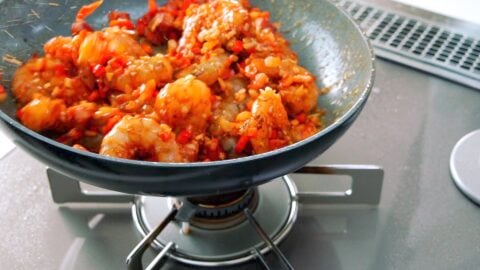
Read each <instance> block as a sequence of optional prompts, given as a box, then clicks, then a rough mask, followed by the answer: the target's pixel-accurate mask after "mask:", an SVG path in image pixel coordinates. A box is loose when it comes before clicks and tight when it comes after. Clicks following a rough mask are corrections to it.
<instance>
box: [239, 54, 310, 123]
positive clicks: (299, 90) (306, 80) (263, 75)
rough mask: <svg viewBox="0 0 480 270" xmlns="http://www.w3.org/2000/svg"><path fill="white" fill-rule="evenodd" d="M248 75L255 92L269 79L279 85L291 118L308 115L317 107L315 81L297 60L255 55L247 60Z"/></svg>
mask: <svg viewBox="0 0 480 270" xmlns="http://www.w3.org/2000/svg"><path fill="white" fill-rule="evenodd" d="M245 74H246V75H247V77H249V78H250V79H251V84H250V85H249V86H250V88H252V89H260V88H263V87H264V86H265V85H268V84H269V80H273V82H276V83H278V89H277V90H278V92H279V93H280V95H281V96H282V101H283V102H284V104H285V107H286V109H287V111H288V113H289V114H291V115H296V114H300V113H309V112H311V111H312V109H314V108H315V107H316V105H317V98H318V95H319V91H318V88H317V86H316V85H315V78H314V77H313V75H312V74H311V73H310V72H308V70H306V69H305V68H303V67H301V66H300V65H299V64H298V63H297V61H296V60H294V59H290V58H285V59H281V58H279V57H276V56H275V57H274V56H267V57H266V58H258V56H254V57H253V56H252V57H250V58H249V59H247V60H246V67H245Z"/></svg>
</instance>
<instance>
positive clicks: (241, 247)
mask: <svg viewBox="0 0 480 270" xmlns="http://www.w3.org/2000/svg"><path fill="white" fill-rule="evenodd" d="M296 192H297V190H296V187H295V185H294V183H293V181H292V180H291V179H289V178H288V176H285V177H283V179H277V180H274V181H270V182H268V183H267V184H264V185H261V186H259V187H257V188H255V189H248V190H243V191H238V192H233V193H228V194H224V195H220V196H206V197H193V198H192V197H188V198H187V197H185V198H165V197H143V196H142V197H139V198H137V200H136V201H135V204H134V206H133V208H132V212H133V217H134V222H135V225H136V226H137V229H138V230H139V231H140V233H141V234H142V236H143V237H145V238H144V239H146V238H148V237H146V236H147V235H149V234H151V233H152V230H154V228H155V227H156V226H157V224H161V223H164V221H165V220H166V219H165V217H166V216H167V219H168V216H171V220H169V223H168V225H165V226H164V227H162V231H161V234H159V235H158V237H156V239H154V240H153V239H152V240H153V243H152V246H153V247H154V248H156V249H159V250H162V251H165V254H166V255H167V256H169V257H170V258H172V259H174V260H177V261H179V262H182V263H186V264H189V265H194V266H207V267H212V266H227V265H236V264H240V263H243V262H246V261H249V260H252V259H254V258H256V257H259V256H261V255H260V254H265V253H267V252H269V251H270V250H272V245H276V244H278V243H280V241H282V240H283V238H284V237H285V236H286V235H287V234H288V232H289V231H290V230H291V228H292V226H293V223H294V222H295V220H296V217H297V214H298V202H297V201H296ZM178 201H181V202H182V203H183V204H182V206H181V208H180V209H179V210H178V211H175V208H174V206H175V205H178V204H177V203H176V202H178ZM172 208H173V209H172ZM246 209H248V210H246ZM172 211H174V212H178V213H175V214H174V215H173V216H172V215H170V214H169V213H171V212H172ZM181 212H184V213H187V214H183V213H181ZM247 216H248V217H249V218H248V220H247ZM186 217H190V218H186ZM251 219H255V220H256V222H257V224H253V225H252V224H251V221H250V220H251ZM187 221H188V222H189V224H191V225H192V226H191V228H190V232H189V233H188V234H185V233H182V227H183V223H185V222H187ZM258 225H261V226H262V228H263V229H262V230H263V231H264V232H263V234H264V236H267V238H269V239H271V243H269V244H266V242H265V241H264V240H263V239H262V237H259V234H258V232H257V231H256V230H257V228H256V227H255V226H258ZM171 243H175V244H174V245H173V247H172V244H171ZM170 248H171V249H170Z"/></svg>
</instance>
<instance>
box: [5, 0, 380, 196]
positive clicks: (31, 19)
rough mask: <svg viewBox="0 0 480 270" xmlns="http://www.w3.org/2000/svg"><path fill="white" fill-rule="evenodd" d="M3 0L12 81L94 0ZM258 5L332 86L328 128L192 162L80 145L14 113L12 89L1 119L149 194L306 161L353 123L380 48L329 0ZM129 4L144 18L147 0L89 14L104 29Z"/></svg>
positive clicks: (95, 174)
mask: <svg viewBox="0 0 480 270" xmlns="http://www.w3.org/2000/svg"><path fill="white" fill-rule="evenodd" d="M51 2H52V3H45V1H44V2H42V3H40V2H37V1H26V0H22V1H13V0H0V18H1V21H0V54H1V55H2V59H3V62H2V63H1V66H2V69H3V71H4V81H3V84H4V86H5V87H6V88H7V92H8V91H9V90H8V88H9V87H10V85H9V84H10V80H11V76H12V74H13V72H14V70H15V69H16V68H17V66H16V65H14V64H11V63H10V62H11V61H6V60H5V59H6V57H7V58H8V55H12V56H15V57H16V58H18V59H19V60H21V61H24V60H26V59H28V58H29V57H30V56H31V54H32V53H35V52H41V50H42V46H43V43H44V42H45V41H47V40H48V39H50V38H51V37H53V36H55V35H69V34H70V25H71V23H72V22H73V20H74V17H75V14H76V12H77V10H78V8H79V7H80V6H81V5H84V4H86V3H89V1H78V0H70V1H68V0H67V1H64V0H62V1H58V2H55V1H51ZM251 3H252V5H254V6H257V7H259V8H261V9H264V10H268V11H269V12H270V14H271V19H272V21H276V22H280V23H281V30H282V32H283V33H284V35H285V36H286V37H287V38H288V40H289V41H290V42H291V45H292V46H293V48H294V50H295V51H296V52H297V53H298V55H299V59H300V62H301V64H302V65H303V66H305V67H307V68H308V69H309V70H310V71H311V72H312V73H313V74H314V75H315V76H316V77H317V78H318V80H317V83H318V85H319V87H328V88H329V89H330V91H329V93H328V94H326V95H323V96H320V97H319V98H318V103H319V105H320V106H321V107H323V108H326V109H327V114H326V116H325V117H324V122H325V124H326V127H325V129H323V130H322V131H320V132H319V133H317V134H316V135H314V136H312V137H310V138H308V139H305V140H303V141H300V142H298V143H295V144H292V145H289V146H287V147H284V148H281V149H278V150H275V151H272V152H268V153H264V154H259V155H254V156H249V157H244V158H238V159H231V160H224V161H214V162H196V163H186V164H176V163H160V162H146V161H135V160H124V159H117V158H110V157H105V156H100V155H98V154H94V153H88V152H84V151H79V150H76V149H74V148H72V147H69V146H66V145H63V144H60V143H57V142H55V141H53V140H51V139H49V138H47V137H45V136H42V135H40V134H38V133H35V132H33V131H31V130H29V129H27V128H26V127H24V126H23V125H21V124H20V123H19V122H18V121H17V120H16V118H15V109H16V108H15V102H14V99H13V98H12V95H11V94H9V97H8V98H7V100H6V101H5V102H3V103H1V104H0V120H1V121H0V126H2V127H3V129H4V130H5V131H6V133H7V135H9V136H10V137H11V138H12V139H13V141H14V142H15V143H16V144H17V145H18V146H20V147H21V148H23V149H25V150H26V151H27V152H29V153H30V154H31V155H33V156H35V157H36V158H38V159H39V160H40V161H42V162H44V163H45V164H47V165H48V166H50V167H52V168H54V169H55V170H57V171H59V172H61V173H63V174H65V175H67V176H70V177H73V178H76V179H78V180H81V181H84V182H87V183H89V184H93V185H96V186H99V187H103V188H107V189H110V190H115V191H120V192H126V193H132V194H150V195H171V196H186V195H204V194H218V193H223V192H226V191H231V190H237V189H243V188H248V187H250V186H254V185H259V184H262V183H265V182H267V181H269V180H271V179H274V178H276V177H278V176H281V175H285V174H288V173H290V172H293V171H295V170H297V169H299V168H300V167H302V166H304V165H305V164H306V163H307V162H309V161H310V160H312V159H314V158H315V157H317V156H318V155H319V154H321V153H322V152H324V151H325V150H326V149H327V148H329V147H330V146H331V145H332V144H333V143H334V142H335V141H336V140H337V139H338V138H339V137H340V136H341V135H342V134H343V133H344V132H345V131H346V130H347V129H348V127H349V126H350V125H351V124H352V123H353V121H354V120H355V118H356V117H357V116H358V115H359V113H360V111H361V109H362V107H363V106H364V104H365V102H366V101H367V98H368V95H369V93H370V91H371V88H372V84H373V80H374V59H373V58H374V56H373V53H372V48H371V46H370V44H369V42H368V40H367V39H366V37H365V35H364V34H363V33H362V31H361V30H360V29H359V28H358V26H357V25H356V24H355V23H354V22H353V21H352V19H351V18H350V17H349V16H348V15H347V14H346V13H345V12H344V11H342V10H340V9H339V8H338V7H336V6H335V5H334V4H332V3H331V2H329V1H327V0H311V1H308V0H296V1H290V0H275V1H273V0H271V1H265V0H257V1H251ZM113 9H118V10H123V11H128V12H130V14H131V15H132V18H138V17H139V16H140V15H142V14H143V13H144V12H145V11H146V10H147V1H146V0H145V1H132V0H117V1H105V2H104V4H103V5H102V7H101V8H100V9H99V10H97V12H95V13H94V14H93V15H92V16H91V17H90V18H89V19H88V21H89V22H90V24H91V25H93V26H94V27H96V28H97V29H98V28H100V27H101V26H103V25H106V23H107V19H106V14H107V12H108V11H110V10H113Z"/></svg>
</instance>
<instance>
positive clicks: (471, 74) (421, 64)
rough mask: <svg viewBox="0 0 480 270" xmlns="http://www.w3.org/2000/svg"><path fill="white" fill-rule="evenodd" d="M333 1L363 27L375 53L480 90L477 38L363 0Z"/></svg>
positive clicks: (479, 51) (479, 52)
mask: <svg viewBox="0 0 480 270" xmlns="http://www.w3.org/2000/svg"><path fill="white" fill-rule="evenodd" d="M337 3H338V5H339V6H341V7H343V8H344V9H345V10H346V11H347V12H349V13H350V15H352V17H353V18H354V19H355V20H356V21H357V22H358V23H359V25H360V27H362V28H363V29H364V31H365V33H366V34H367V35H368V37H369V38H370V40H371V42H372V44H373V46H374V47H375V54H377V56H379V57H382V58H386V59H389V60H393V61H396V62H399V63H402V64H406V65H409V66H412V67H414V68H418V69H421V70H423V71H426V72H429V73H432V74H435V75H438V76H441V77H444V78H447V79H450V80H453V81H456V82H458V83H461V84H464V85H467V86H470V87H473V88H475V89H479V90H480V38H478V37H472V36H468V35H466V34H464V33H461V32H460V31H453V30H452V29H450V28H446V27H444V26H441V25H438V24H436V23H433V22H430V21H427V20H422V19H420V18H416V17H414V16H410V15H408V14H403V13H399V12H395V11H390V10H387V9H383V8H380V7H376V6H373V5H371V4H366V3H363V2H361V3H360V2H353V1H337ZM479 33H480V32H479Z"/></svg>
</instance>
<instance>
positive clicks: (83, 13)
mask: <svg viewBox="0 0 480 270" xmlns="http://www.w3.org/2000/svg"><path fill="white" fill-rule="evenodd" d="M102 3H103V0H99V1H95V2H93V3H91V4H89V5H84V6H82V7H81V8H80V10H79V11H78V13H77V16H76V17H75V22H73V24H72V29H71V30H72V34H74V35H75V34H78V33H80V32H82V31H85V30H86V31H93V28H92V27H91V26H90V25H89V24H88V23H87V22H86V21H85V19H86V18H87V17H88V16H90V15H91V14H92V13H93V12H95V10H96V9H97V8H98V7H100V6H101V5H102Z"/></svg>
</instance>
